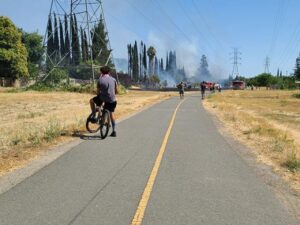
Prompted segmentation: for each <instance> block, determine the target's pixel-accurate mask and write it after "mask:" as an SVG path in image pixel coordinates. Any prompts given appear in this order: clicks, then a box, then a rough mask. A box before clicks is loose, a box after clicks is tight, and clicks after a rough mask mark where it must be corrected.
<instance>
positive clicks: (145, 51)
mask: <svg viewBox="0 0 300 225" xmlns="http://www.w3.org/2000/svg"><path fill="white" fill-rule="evenodd" d="M143 67H144V73H145V74H144V75H145V76H146V71H147V50H146V45H145V44H144V52H143Z"/></svg>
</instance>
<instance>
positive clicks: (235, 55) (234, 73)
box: [231, 48, 242, 78]
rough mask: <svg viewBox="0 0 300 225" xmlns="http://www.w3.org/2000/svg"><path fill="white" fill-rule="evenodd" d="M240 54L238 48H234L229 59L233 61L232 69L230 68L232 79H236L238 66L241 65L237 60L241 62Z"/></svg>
mask: <svg viewBox="0 0 300 225" xmlns="http://www.w3.org/2000/svg"><path fill="white" fill-rule="evenodd" d="M241 54H242V53H241V52H239V50H238V48H234V49H233V57H232V58H231V60H233V63H232V64H233V68H232V74H231V75H232V77H234V78H236V77H239V67H238V65H240V64H241V63H239V60H241V59H242V58H241V57H240V55H241Z"/></svg>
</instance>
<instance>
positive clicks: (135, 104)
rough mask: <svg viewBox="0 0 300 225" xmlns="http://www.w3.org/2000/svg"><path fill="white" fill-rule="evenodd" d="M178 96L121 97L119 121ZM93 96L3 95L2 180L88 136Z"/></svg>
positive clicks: (0, 117)
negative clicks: (54, 149)
mask: <svg viewBox="0 0 300 225" xmlns="http://www.w3.org/2000/svg"><path fill="white" fill-rule="evenodd" d="M174 95H175V93H166V92H148V91H147V92H142V91H129V92H128V93H127V94H124V95H120V96H118V106H117V110H116V116H117V119H121V118H124V117H126V116H128V115H130V114H132V113H134V112H136V111H139V110H141V109H142V108H143V107H145V106H149V105H151V104H154V103H157V102H159V101H162V100H164V99H167V98H170V97H171V96H174ZM91 97H92V95H90V94H79V93H67V92H49V93H45V92H20V93H7V92H6V93H4V92H0V176H1V175H3V174H5V173H7V172H9V171H12V170H14V169H17V168H20V167H23V166H24V165H26V164H27V163H28V162H29V161H30V160H32V159H34V158H37V157H39V155H40V153H41V152H43V151H45V150H48V149H49V148H51V147H53V146H56V145H61V144H62V143H67V142H70V141H72V140H74V137H73V135H74V134H78V133H81V132H85V120H86V118H87V116H88V115H89V113H90V109H89V99H90V98H91Z"/></svg>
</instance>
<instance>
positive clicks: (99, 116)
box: [86, 106, 111, 139]
mask: <svg viewBox="0 0 300 225" xmlns="http://www.w3.org/2000/svg"><path fill="white" fill-rule="evenodd" d="M110 123H111V118H110V113H109V111H108V110H107V109H104V108H103V106H102V107H100V106H97V107H96V113H91V114H90V115H89V116H88V118H87V120H86V129H87V130H88V131H89V132H90V133H96V132H98V131H99V130H100V136H101V138H102V139H104V138H106V137H107V135H108V131H109V128H110Z"/></svg>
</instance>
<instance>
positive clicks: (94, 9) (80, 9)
mask: <svg viewBox="0 0 300 225" xmlns="http://www.w3.org/2000/svg"><path fill="white" fill-rule="evenodd" d="M75 17H76V20H77V25H78V27H79V28H82V31H83V32H85V33H86V36H87V37H86V38H87V40H86V41H87V46H86V47H87V52H88V57H89V61H90V63H89V64H86V67H89V68H91V78H92V79H93V81H94V80H95V75H94V73H95V72H94V70H95V69H96V68H99V67H101V66H103V65H99V64H97V63H96V62H95V59H94V58H93V55H95V54H96V55H97V56H99V55H101V52H102V49H101V50H100V51H99V52H97V53H95V52H94V53H93V48H92V40H93V35H94V34H95V32H93V28H94V27H95V26H96V25H97V24H99V23H100V22H102V23H103V24H104V30H105V33H106V36H107V37H106V39H107V40H108V42H107V48H108V50H109V52H110V54H109V56H108V57H107V59H106V63H105V65H107V64H108V62H109V61H110V60H113V56H112V49H111V45H110V41H109V36H108V31H107V26H106V21H105V17H104V11H103V6H102V2H101V0H51V5H50V11H49V15H48V18H56V19H57V21H61V22H62V24H63V25H64V23H65V21H66V20H65V18H66V19H67V24H68V29H67V30H64V31H65V34H66V32H68V34H69V36H70V37H69V39H70V40H71V34H72V30H71V29H73V28H72V27H71V21H72V20H74V18H75ZM53 24H54V21H53ZM58 26H59V23H58V24H56V26H55V24H54V26H53V30H52V31H53V32H50V33H49V30H48V29H46V32H45V35H44V42H43V43H44V48H45V49H47V43H48V40H49V39H50V38H52V39H53V38H54V35H55V30H56V29H59V27H58ZM64 28H65V26H64ZM63 36H64V37H63V38H62V37H61V33H60V34H59V39H60V43H61V38H62V39H64V38H65V35H63ZM78 37H79V38H78V40H77V42H81V43H82V39H83V38H82V36H81V35H79V36H78ZM102 41H103V42H104V41H105V40H102ZM75 43H76V42H75ZM75 43H73V42H70V46H69V48H68V49H67V51H65V53H64V54H62V53H61V51H59V52H58V51H54V52H52V53H51V55H49V54H48V52H47V51H45V52H46V53H45V54H46V55H45V58H46V62H48V63H47V66H48V68H45V73H44V74H43V80H44V79H46V78H47V76H48V75H49V74H50V72H51V71H52V70H53V69H55V68H64V69H68V70H69V69H70V68H73V69H74V67H76V66H74V64H72V63H71V62H70V61H68V60H65V59H66V58H67V57H72V55H74V44H75ZM55 55H59V57H58V60H53V56H54V58H55ZM90 64H91V65H90Z"/></svg>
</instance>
